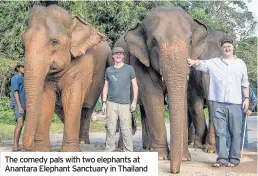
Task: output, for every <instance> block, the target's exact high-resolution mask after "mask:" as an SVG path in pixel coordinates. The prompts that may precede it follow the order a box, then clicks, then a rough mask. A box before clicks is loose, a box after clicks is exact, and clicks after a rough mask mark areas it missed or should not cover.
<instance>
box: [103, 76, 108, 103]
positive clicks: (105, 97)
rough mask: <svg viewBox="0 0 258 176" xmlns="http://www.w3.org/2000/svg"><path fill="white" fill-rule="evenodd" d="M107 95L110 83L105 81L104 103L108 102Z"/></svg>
mask: <svg viewBox="0 0 258 176" xmlns="http://www.w3.org/2000/svg"><path fill="white" fill-rule="evenodd" d="M107 93H108V81H107V80H105V84H104V88H103V92H102V96H103V97H102V101H103V102H106V101H107Z"/></svg>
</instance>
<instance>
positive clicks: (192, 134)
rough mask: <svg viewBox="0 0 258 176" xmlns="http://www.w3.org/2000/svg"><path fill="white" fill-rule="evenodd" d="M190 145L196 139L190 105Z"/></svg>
mask: <svg viewBox="0 0 258 176" xmlns="http://www.w3.org/2000/svg"><path fill="white" fill-rule="evenodd" d="M187 112H188V116H187V117H188V145H191V144H192V143H193V141H194V135H195V131H194V125H193V118H192V116H191V114H190V109H189V107H188V111H187Z"/></svg>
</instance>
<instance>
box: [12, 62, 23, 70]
mask: <svg viewBox="0 0 258 176" xmlns="http://www.w3.org/2000/svg"><path fill="white" fill-rule="evenodd" d="M20 66H23V67H24V62H20V63H18V64H17V65H16V67H15V68H14V71H16V72H17V71H18V70H17V68H18V67H20Z"/></svg>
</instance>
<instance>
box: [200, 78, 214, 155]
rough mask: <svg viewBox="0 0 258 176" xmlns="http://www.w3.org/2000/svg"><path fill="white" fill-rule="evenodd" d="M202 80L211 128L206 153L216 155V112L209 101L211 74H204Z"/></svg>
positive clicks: (205, 148)
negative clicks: (214, 113) (214, 121)
mask: <svg viewBox="0 0 258 176" xmlns="http://www.w3.org/2000/svg"><path fill="white" fill-rule="evenodd" d="M202 78H203V79H202V81H203V87H204V95H205V100H207V105H208V110H209V128H208V135H207V138H206V143H205V147H204V151H205V152H207V153H216V141H215V132H214V124H213V116H214V115H213V112H214V111H213V109H212V102H211V101H209V100H208V92H209V82H210V77H209V74H207V73H204V74H203V77H202Z"/></svg>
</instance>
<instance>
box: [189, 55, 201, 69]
mask: <svg viewBox="0 0 258 176" xmlns="http://www.w3.org/2000/svg"><path fill="white" fill-rule="evenodd" d="M187 63H188V65H189V67H191V66H198V65H199V64H200V63H199V60H192V59H190V58H189V57H188V58H187Z"/></svg>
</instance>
